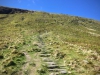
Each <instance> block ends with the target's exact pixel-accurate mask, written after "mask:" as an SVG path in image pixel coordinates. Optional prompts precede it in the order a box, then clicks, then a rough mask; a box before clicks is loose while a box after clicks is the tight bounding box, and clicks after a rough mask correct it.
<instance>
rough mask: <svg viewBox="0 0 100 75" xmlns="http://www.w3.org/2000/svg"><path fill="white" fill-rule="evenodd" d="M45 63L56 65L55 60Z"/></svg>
mask: <svg viewBox="0 0 100 75" xmlns="http://www.w3.org/2000/svg"><path fill="white" fill-rule="evenodd" d="M45 63H46V64H47V65H56V63H55V62H53V61H51V62H45Z"/></svg>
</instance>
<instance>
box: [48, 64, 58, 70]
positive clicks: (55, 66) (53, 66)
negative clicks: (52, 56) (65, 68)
mask: <svg viewBox="0 0 100 75" xmlns="http://www.w3.org/2000/svg"><path fill="white" fill-rule="evenodd" d="M58 67H59V66H58V65H51V64H50V65H47V68H49V69H54V68H58Z"/></svg>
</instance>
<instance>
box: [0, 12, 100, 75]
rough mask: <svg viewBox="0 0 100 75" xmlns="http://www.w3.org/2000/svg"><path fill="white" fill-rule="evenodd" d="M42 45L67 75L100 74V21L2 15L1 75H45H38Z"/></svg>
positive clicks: (0, 18) (63, 16)
mask: <svg viewBox="0 0 100 75" xmlns="http://www.w3.org/2000/svg"><path fill="white" fill-rule="evenodd" d="M41 39H42V40H41ZM42 43H44V44H45V45H44V46H43V48H45V49H46V50H50V51H51V54H52V57H53V58H54V59H55V60H56V62H57V63H58V64H61V65H65V66H66V70H67V71H68V74H67V75H96V74H100V22H98V21H94V20H90V19H85V18H81V17H75V16H68V15H62V14H49V13H46V12H34V13H31V12H30V13H15V14H0V75H32V74H35V75H45V74H46V73H44V74H43V73H38V69H40V68H42V66H41V65H42V63H43V62H42V61H41V59H40V57H39V56H38V53H37V51H38V50H41V49H43V48H42ZM33 71H34V73H33ZM46 75H48V74H46Z"/></svg>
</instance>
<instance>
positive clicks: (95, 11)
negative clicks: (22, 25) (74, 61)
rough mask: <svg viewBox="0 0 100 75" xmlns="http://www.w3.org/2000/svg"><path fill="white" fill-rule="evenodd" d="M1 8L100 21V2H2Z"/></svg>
mask: <svg viewBox="0 0 100 75" xmlns="http://www.w3.org/2000/svg"><path fill="white" fill-rule="evenodd" d="M0 6H7V7H13V8H21V9H28V10H33V11H44V12H49V13H57V14H67V15H71V16H79V17H83V18H89V19H94V20H98V21H100V0H0Z"/></svg>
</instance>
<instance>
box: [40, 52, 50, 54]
mask: <svg viewBox="0 0 100 75" xmlns="http://www.w3.org/2000/svg"><path fill="white" fill-rule="evenodd" d="M40 53H41V54H48V53H50V52H40Z"/></svg>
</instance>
